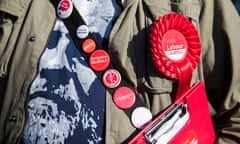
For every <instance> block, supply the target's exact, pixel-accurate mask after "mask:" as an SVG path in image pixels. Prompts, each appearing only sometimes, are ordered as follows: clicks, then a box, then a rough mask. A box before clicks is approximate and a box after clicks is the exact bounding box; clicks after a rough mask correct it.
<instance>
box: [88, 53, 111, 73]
mask: <svg viewBox="0 0 240 144" xmlns="http://www.w3.org/2000/svg"><path fill="white" fill-rule="evenodd" d="M89 64H90V66H91V68H92V69H93V70H95V71H104V70H105V69H106V68H107V67H108V66H109V64H110V56H109V55H108V53H107V52H106V51H104V50H95V51H94V52H93V53H92V54H91V55H90V58H89Z"/></svg>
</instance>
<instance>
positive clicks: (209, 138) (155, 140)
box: [129, 81, 215, 144]
mask: <svg viewBox="0 0 240 144" xmlns="http://www.w3.org/2000/svg"><path fill="white" fill-rule="evenodd" d="M176 114H177V115H176ZM176 117H177V118H178V119H176ZM177 120H179V121H177ZM181 120H182V121H181ZM169 121H172V122H173V123H172V125H171V124H170V125H169V126H167V123H169ZM177 122H179V123H180V125H178V127H177V126H175V125H176V124H177ZM181 122H182V123H181ZM173 124H174V125H173ZM164 125H165V130H167V132H166V131H165V132H164ZM166 127H168V128H166ZM161 130H162V132H161ZM164 134H165V135H164ZM164 137H165V138H164ZM214 141H215V132H214V128H213V125H212V120H211V115H210V111H209V107H208V102H207V97H206V93H205V89H204V84H203V82H202V81H199V82H197V83H196V84H195V85H194V86H193V87H192V88H191V89H189V90H188V91H186V92H185V93H184V94H183V95H182V96H180V97H179V98H178V99H176V100H175V102H174V103H173V104H172V105H170V106H169V107H168V108H167V109H166V110H165V111H164V112H162V113H161V114H160V115H158V116H157V117H156V118H155V119H154V120H153V121H152V122H151V123H149V124H148V125H147V126H146V127H145V128H144V129H143V130H141V131H140V132H139V133H138V134H137V135H136V136H135V137H134V138H133V139H132V140H131V141H130V142H129V144H213V143H214Z"/></svg>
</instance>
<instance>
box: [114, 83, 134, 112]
mask: <svg viewBox="0 0 240 144" xmlns="http://www.w3.org/2000/svg"><path fill="white" fill-rule="evenodd" d="M135 100H136V96H135V92H134V91H133V90H132V89H130V88H129V87H126V86H122V87H119V88H118V89H116V91H115V92H114V94H113V101H114V103H115V105H116V106H117V107H119V108H121V109H128V108H130V107H132V106H133V105H134V103H135Z"/></svg>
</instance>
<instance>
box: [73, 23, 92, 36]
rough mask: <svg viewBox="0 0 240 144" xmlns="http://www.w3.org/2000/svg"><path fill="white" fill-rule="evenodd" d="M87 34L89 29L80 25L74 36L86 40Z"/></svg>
mask: <svg viewBox="0 0 240 144" xmlns="http://www.w3.org/2000/svg"><path fill="white" fill-rule="evenodd" d="M88 33H89V29H88V27H87V26H86V25H80V26H79V27H78V28H77V31H76V35H77V37H78V38H80V39H84V38H86V37H87V36H88Z"/></svg>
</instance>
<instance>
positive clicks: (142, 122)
mask: <svg viewBox="0 0 240 144" xmlns="http://www.w3.org/2000/svg"><path fill="white" fill-rule="evenodd" d="M151 120H152V113H151V112H150V110H149V109H147V108H145V107H137V108H136V109H135V110H134V111H133V112H132V115H131V121H132V124H133V125H134V127H136V128H138V129H143V128H144V127H145V126H146V125H147V124H148V123H149V122H150V121H151Z"/></svg>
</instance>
